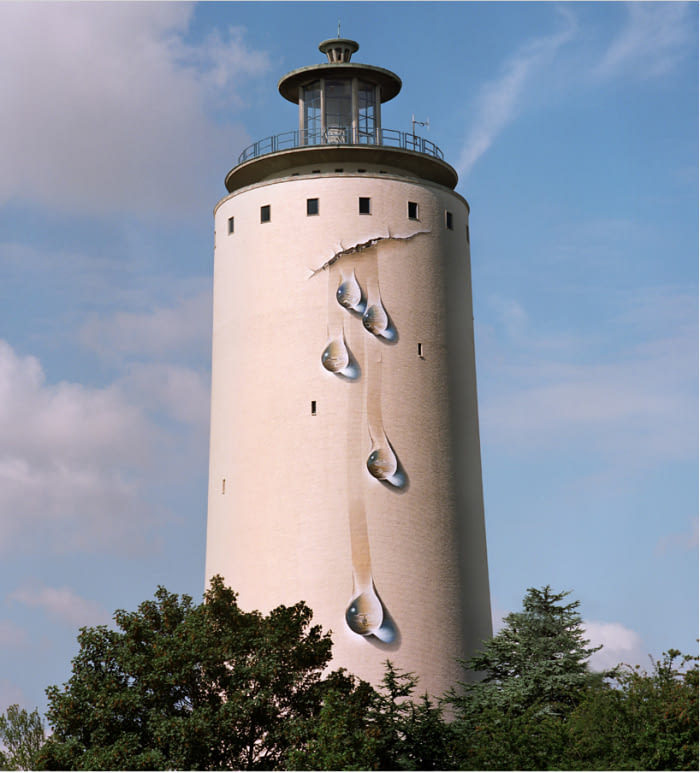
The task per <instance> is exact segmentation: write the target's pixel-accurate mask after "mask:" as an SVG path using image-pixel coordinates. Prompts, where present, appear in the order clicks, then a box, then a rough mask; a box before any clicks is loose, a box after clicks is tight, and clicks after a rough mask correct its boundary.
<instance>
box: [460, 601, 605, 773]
mask: <svg viewBox="0 0 700 773" xmlns="http://www.w3.org/2000/svg"><path fill="white" fill-rule="evenodd" d="M567 595H568V593H552V590H551V588H550V587H549V586H546V587H544V588H542V589H541V590H539V589H537V588H529V589H528V591H527V594H526V596H525V598H524V600H523V610H522V611H521V612H513V613H511V614H509V615H508V616H507V617H506V618H505V621H504V626H503V628H502V629H501V631H499V633H498V634H497V635H496V636H494V637H493V639H491V640H490V641H488V642H486V644H485V645H484V648H483V650H482V651H481V652H480V653H478V654H477V655H475V656H474V657H473V658H471V660H469V661H468V662H467V663H465V666H466V667H467V668H468V669H470V670H472V671H474V672H477V673H478V674H480V675H481V680H480V681H478V682H476V683H472V684H462V685H461V686H462V690H463V692H462V693H457V692H456V691H455V690H453V691H452V692H451V694H450V696H449V698H448V699H449V701H450V703H452V705H453V706H454V708H455V714H456V718H455V723H454V732H455V752H454V753H455V757H456V759H457V761H458V764H459V765H460V766H461V767H469V768H477V769H482V770H503V769H521V770H526V769H530V770H533V769H534V770H537V769H548V767H549V766H550V765H551V764H555V765H556V760H558V759H559V758H560V756H561V753H562V751H563V749H564V747H565V743H566V741H565V731H566V728H565V725H564V721H565V720H566V718H567V717H568V715H569V714H570V713H571V711H573V709H574V708H575V707H576V706H577V705H578V704H579V703H580V702H581V701H582V700H583V698H584V697H585V695H586V693H587V690H588V689H590V688H591V687H592V686H593V684H595V683H596V682H600V681H601V680H602V676H601V675H595V674H592V673H591V672H590V671H589V670H588V666H587V660H588V658H589V657H590V656H591V655H592V654H593V653H594V652H596V651H597V649H599V648H596V647H588V646H587V645H588V643H589V642H588V641H587V640H586V639H585V638H584V632H583V622H582V620H581V616H580V614H579V612H578V607H579V602H578V601H574V602H570V603H561V602H563V601H564V599H565V598H566V596H567Z"/></svg>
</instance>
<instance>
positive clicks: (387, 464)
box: [367, 437, 408, 489]
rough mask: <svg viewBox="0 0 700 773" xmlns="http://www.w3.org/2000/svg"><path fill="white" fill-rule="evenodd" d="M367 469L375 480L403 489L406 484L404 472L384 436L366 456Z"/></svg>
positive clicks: (406, 479)
mask: <svg viewBox="0 0 700 773" xmlns="http://www.w3.org/2000/svg"><path fill="white" fill-rule="evenodd" d="M367 469H368V470H369V471H370V474H371V475H373V476H374V477H375V478H376V479H377V480H380V481H381V482H382V483H388V484H390V485H392V486H393V487H394V488H397V489H404V488H406V486H407V485H408V477H407V476H406V472H405V471H404V469H403V467H402V466H401V462H400V461H399V460H398V458H397V456H396V454H395V453H394V449H393V448H392V447H391V445H390V443H389V441H388V440H387V439H386V437H384V439H383V441H382V442H381V443H379V444H378V445H375V447H374V448H373V449H372V452H371V453H370V455H369V456H368V457H367Z"/></svg>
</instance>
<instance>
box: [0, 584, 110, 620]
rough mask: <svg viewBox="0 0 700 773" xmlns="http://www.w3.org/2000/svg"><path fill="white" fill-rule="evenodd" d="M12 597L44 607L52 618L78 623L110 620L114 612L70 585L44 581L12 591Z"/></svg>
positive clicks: (33, 605)
mask: <svg viewBox="0 0 700 773" xmlns="http://www.w3.org/2000/svg"><path fill="white" fill-rule="evenodd" d="M7 598H8V599H9V600H10V601H17V602H19V603H20V604H25V605H26V606H28V607H38V608H39V609H42V610H43V611H44V612H45V613H46V614H47V615H48V616H49V617H50V618H51V619H52V620H54V621H57V622H59V623H65V624H66V625H70V626H74V627H78V626H84V625H86V626H89V625H101V624H106V623H109V621H110V616H109V614H108V613H107V610H106V609H104V607H102V606H101V605H100V604H98V603H97V602H95V601H90V600H89V599H84V598H82V597H81V596H78V594H77V593H75V592H74V591H72V590H71V589H70V588H66V587H63V588H52V587H50V586H48V585H43V584H40V583H35V584H25V585H22V586H21V587H19V588H17V589H16V590H14V591H12V592H11V593H10V594H8V596H7Z"/></svg>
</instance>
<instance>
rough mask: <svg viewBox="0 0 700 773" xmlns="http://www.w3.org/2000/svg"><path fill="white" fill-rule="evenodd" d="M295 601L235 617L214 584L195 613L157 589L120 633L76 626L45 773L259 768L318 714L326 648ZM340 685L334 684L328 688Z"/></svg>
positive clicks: (125, 618) (53, 698) (53, 714)
mask: <svg viewBox="0 0 700 773" xmlns="http://www.w3.org/2000/svg"><path fill="white" fill-rule="evenodd" d="M310 620H311V611H310V610H309V609H308V607H306V606H305V605H304V604H303V603H299V604H296V605H295V606H292V607H278V608H277V609H275V610H273V611H272V612H271V613H270V614H269V615H268V616H266V617H264V616H262V615H261V614H260V613H258V612H243V611H241V610H240V609H239V607H238V605H237V603H236V595H235V593H234V592H233V591H232V590H230V589H229V588H226V587H225V586H224V584H223V581H222V579H221V578H220V577H216V578H214V579H213V580H212V582H211V586H210V588H209V590H208V591H207V593H206V594H205V600H204V603H203V604H201V605H198V606H197V605H193V604H192V600H191V598H189V597H188V596H183V597H182V598H181V599H180V598H178V597H177V596H176V595H173V594H170V593H168V592H167V591H166V590H165V589H164V588H159V589H158V591H157V593H156V594H155V600H153V601H146V602H144V603H143V604H141V605H140V607H139V609H138V611H137V612H134V613H128V612H124V611H119V612H117V613H116V614H115V621H116V623H117V626H118V628H119V629H120V630H110V629H108V628H107V627H105V626H99V627H97V628H84V629H82V630H81V633H80V635H79V637H78V640H79V643H80V652H79V654H78V655H77V656H76V657H75V658H74V660H73V670H72V676H71V678H70V680H69V681H68V683H67V684H65V685H64V687H63V689H59V688H58V687H55V686H54V687H50V688H49V689H48V690H47V695H48V697H49V710H48V718H49V721H50V723H51V726H52V727H53V736H52V737H51V738H50V739H49V741H48V742H47V743H46V745H45V746H44V748H43V750H42V752H41V754H40V755H39V760H38V763H39V765H40V766H42V767H43V768H49V769H62V770H63V769H95V770H102V769H112V770H121V769H133V770H143V769H151V770H154V769H156V770H157V769H164V768H171V769H172V768H175V769H188V770H190V769H221V768H236V769H261V770H268V769H272V768H274V767H277V766H279V764H280V762H281V760H282V758H283V756H284V754H285V753H286V751H287V749H288V748H289V745H290V734H291V732H292V730H293V728H295V727H296V725H297V724H298V723H299V722H300V721H301V720H305V719H309V718H311V717H313V716H314V715H315V714H317V713H318V711H319V710H320V706H321V698H322V694H323V689H324V688H325V687H326V681H324V680H323V679H322V678H321V672H322V670H323V668H324V667H325V666H326V664H327V663H328V661H329V659H330V654H331V640H330V637H329V635H328V634H325V635H323V634H322V633H321V630H320V628H319V627H318V626H313V627H310ZM339 682H342V676H338V675H335V676H334V677H333V678H331V679H330V680H329V681H328V685H329V686H333V685H335V684H336V683H339Z"/></svg>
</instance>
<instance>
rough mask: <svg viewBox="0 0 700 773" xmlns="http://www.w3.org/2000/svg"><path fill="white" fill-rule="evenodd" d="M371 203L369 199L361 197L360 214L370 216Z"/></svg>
mask: <svg viewBox="0 0 700 773" xmlns="http://www.w3.org/2000/svg"><path fill="white" fill-rule="evenodd" d="M369 201H370V200H369V198H367V197H364V196H360V214H361V215H369V214H370V207H369Z"/></svg>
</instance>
